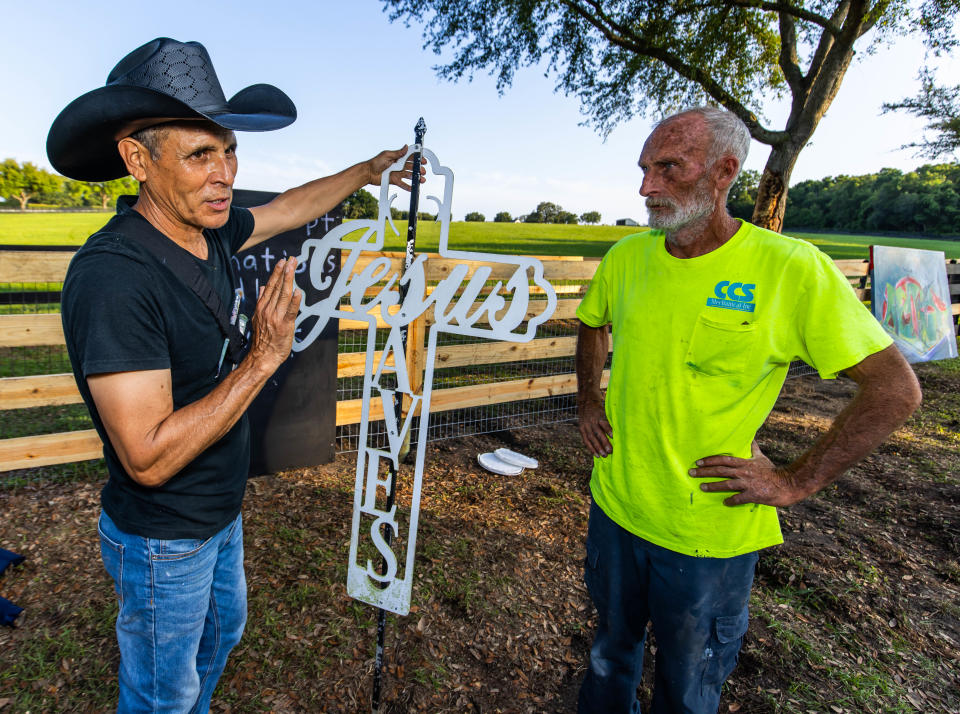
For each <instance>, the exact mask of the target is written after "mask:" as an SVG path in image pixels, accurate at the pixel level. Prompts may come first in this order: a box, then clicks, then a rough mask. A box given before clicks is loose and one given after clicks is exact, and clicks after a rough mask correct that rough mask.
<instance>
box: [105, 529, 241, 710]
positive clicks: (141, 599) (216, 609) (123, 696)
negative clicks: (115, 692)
mask: <svg viewBox="0 0 960 714" xmlns="http://www.w3.org/2000/svg"><path fill="white" fill-rule="evenodd" d="M98 530H99V531H100V554H101V556H102V557H103V564H104V565H105V566H106V568H107V572H108V573H110V577H112V578H113V582H114V587H115V588H116V591H117V596H118V598H119V600H120V612H119V614H118V615H117V642H118V643H119V645H120V674H119V679H120V702H119V704H118V706H117V711H118V712H124V713H126V712H190V713H191V714H193V713H194V712H206V711H207V710H208V709H209V708H210V697H211V696H212V695H213V690H214V688H215V687H216V686H217V680H218V679H219V678H220V675H221V674H222V673H223V668H224V666H225V665H226V663H227V655H228V654H229V653H230V650H231V649H233V647H234V645H236V644H237V643H238V642H239V641H240V635H241V634H243V626H244V624H245V623H246V620H247V584H246V580H245V578H244V573H243V522H242V520H241V517H240V516H237V517H236V519H235V520H234V521H233V522H232V523H231V524H230V525H228V526H227V527H226V528H224V529H223V530H222V531H220V532H219V533H217V534H216V535H215V536H213V537H212V538H207V539H206V540H193V539H188V540H160V539H157V538H143V537H141V536H135V535H130V534H129V533H125V532H123V531H121V530H120V529H119V528H117V526H116V525H115V524H114V522H113V521H112V520H110V517H109V516H108V515H107V514H106V513H105V512H101V514H100V523H99V525H98Z"/></svg>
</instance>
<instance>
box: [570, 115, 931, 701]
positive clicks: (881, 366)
mask: <svg viewBox="0 0 960 714" xmlns="http://www.w3.org/2000/svg"><path fill="white" fill-rule="evenodd" d="M749 143H750V135H749V133H748V131H747V128H746V126H744V124H743V123H742V122H741V121H740V120H739V119H738V118H737V117H736V116H734V115H733V114H731V113H730V112H727V111H724V110H721V109H716V108H712V107H699V108H695V109H691V110H688V111H684V112H681V113H679V114H676V115H674V116H671V117H668V118H666V119H664V120H663V121H662V122H660V124H658V125H657V126H656V127H655V128H654V130H653V132H652V134H651V135H650V137H649V138H648V139H647V141H646V143H645V144H644V146H643V151H642V153H641V155H640V161H639V166H640V168H641V169H642V171H643V183H642V186H641V188H640V194H641V195H642V196H645V197H646V199H647V201H646V204H647V209H648V212H649V217H650V226H651V227H652V228H653V229H654V230H652V231H648V232H646V233H640V234H636V235H632V236H628V237H626V238H624V239H623V240H621V241H619V242H618V243H617V244H616V245H614V246H613V247H612V248H611V249H610V250H609V252H608V253H607V255H606V257H604V259H603V262H602V263H601V264H600V267H599V268H598V270H597V272H596V275H595V276H594V279H593V281H592V282H591V284H590V287H589V289H588V291H587V294H586V296H585V297H584V299H583V302H582V304H581V305H580V307H579V309H578V310H577V317H578V318H579V319H580V328H579V335H578V340H577V378H578V401H579V415H580V433H581V436H582V437H583V440H584V443H585V444H586V446H587V447H588V449H589V450H590V452H591V453H592V454H593V456H594V467H593V475H592V477H591V480H590V490H591V495H592V498H593V502H592V505H591V509H590V521H589V528H588V534H587V543H586V550H587V555H586V560H585V574H584V578H585V581H586V583H587V587H588V589H589V592H590V596H591V599H592V600H593V603H594V605H595V607H596V609H597V615H598V619H597V629H596V633H595V636H594V642H593V647H592V649H591V652H590V665H589V670H588V672H587V675H586V678H585V680H584V682H583V685H582V687H581V690H580V699H579V711H580V712H583V713H586V712H596V713H598V714H600V713H602V714H618V713H621V712H622V713H624V714H625V713H627V712H639V711H640V707H639V703H638V700H637V686H638V685H639V683H640V679H641V667H642V661H643V648H644V640H645V635H646V630H647V624H648V622H650V623H652V628H653V632H654V633H655V636H656V645H657V649H656V658H655V677H654V689H653V703H652V708H651V712H653V713H654V714H668V713H670V714H679V713H680V712H685V713H691V714H693V713H696V714H705V713H707V712H711V713H712V712H716V711H717V708H718V705H719V701H720V689H721V686H722V684H723V682H724V681H725V680H726V678H727V677H728V676H729V675H730V673H731V672H732V671H733V668H734V666H735V664H736V661H737V655H738V652H739V650H740V644H741V641H742V638H743V636H744V634H745V633H746V631H747V617H748V613H747V604H748V602H749V598H750V589H751V586H752V583H753V573H754V568H755V565H756V563H757V559H758V554H757V551H759V550H760V549H761V548H766V547H769V546H772V545H776V544H778V543H781V542H783V538H782V536H781V533H780V526H779V523H778V520H777V512H776V507H778V506H789V505H792V504H794V503H797V502H798V501H801V500H803V499H804V498H807V497H809V496H811V495H813V494H814V493H816V492H817V491H819V490H820V489H822V488H824V487H825V486H826V485H828V484H830V483H831V482H833V481H834V480H835V479H836V478H838V477H839V476H840V475H841V474H842V473H843V472H844V471H845V470H846V469H847V468H849V467H850V466H851V465H853V464H854V463H856V462H857V461H858V460H860V459H861V458H863V457H864V456H865V455H866V454H867V453H869V452H870V451H871V450H872V449H873V448H875V447H876V446H877V445H878V444H880V442H882V441H883V440H884V439H885V438H886V437H887V436H888V435H889V434H890V433H891V432H892V431H893V430H894V429H896V428H897V427H898V426H899V425H900V424H902V423H903V422H904V421H905V420H906V419H907V417H908V416H909V415H910V414H911V413H912V412H913V411H914V410H915V409H916V408H917V406H918V405H919V403H920V399H921V394H920V387H919V385H918V383H917V379H916V377H915V375H914V373H913V371H912V369H911V368H910V366H909V365H908V364H907V363H906V361H905V360H904V359H903V357H901V355H900V353H899V352H898V351H897V350H896V348H895V347H893V346H892V344H891V339H890V338H889V337H888V336H887V335H886V333H885V332H884V331H883V329H881V327H880V325H879V324H878V323H877V321H876V320H874V318H873V317H872V316H871V315H870V313H869V311H868V310H867V309H866V308H865V307H864V306H863V304H862V303H861V302H860V301H859V300H858V299H857V297H856V294H855V293H854V292H853V290H852V288H851V286H850V284H849V283H848V282H847V281H846V280H845V279H844V277H843V276H842V275H841V274H840V272H839V271H838V270H837V268H836V266H835V265H834V264H833V261H832V260H831V259H830V258H829V257H827V256H826V255H824V254H823V253H821V252H820V251H819V250H817V249H816V248H814V247H813V246H812V245H810V244H809V243H807V242H805V241H801V240H797V239H793V238H787V237H785V236H781V235H778V234H776V233H773V232H770V231H766V230H763V229H760V228H757V227H756V226H753V225H751V224H749V223H747V222H743V221H739V220H737V219H734V218H733V217H731V216H730V215H729V213H728V212H727V210H726V198H727V193H728V192H729V190H730V186H731V184H733V182H734V180H735V179H736V177H737V175H738V173H739V171H740V168H741V166H742V165H743V161H744V159H745V158H746V155H747V149H748V147H749ZM607 325H610V326H611V328H612V333H613V361H612V366H611V374H610V383H609V387H608V389H607V391H606V395H605V397H604V395H603V393H602V391H601V377H602V372H603V366H604V364H605V362H606V359H607V354H608V344H609V343H608V335H607ZM796 359H802V360H804V361H805V362H807V363H808V364H810V365H813V366H814V367H816V368H817V370H818V371H819V373H820V375H821V376H822V377H823V378H827V379H829V378H833V377H835V376H836V375H837V374H838V373H840V372H844V373H846V375H847V376H849V377H850V378H852V379H853V380H854V381H856V382H857V384H858V390H857V393H856V396H855V397H854V398H853V400H852V401H851V403H850V404H849V405H848V406H847V407H846V408H845V409H844V410H843V412H842V413H841V414H840V415H839V416H838V417H837V418H836V420H835V421H834V422H833V424H832V426H831V427H830V429H829V430H827V432H826V433H825V434H824V435H823V436H822V437H821V438H820V439H818V440H817V441H816V443H814V444H813V445H812V446H811V447H810V448H809V449H808V450H807V451H806V453H804V454H803V455H802V456H800V457H799V458H798V459H796V460H795V461H794V462H793V463H790V464H784V465H779V466H778V465H774V464H773V463H771V461H770V460H769V459H767V458H766V457H765V456H764V455H763V453H762V452H761V451H760V448H759V447H758V446H757V443H756V441H755V440H754V437H755V434H756V432H757V429H758V428H759V427H760V426H761V425H762V424H763V422H764V420H765V419H766V417H767V415H768V414H769V413H770V410H771V409H772V408H773V405H774V403H775V401H776V399H777V396H778V394H779V392H780V388H781V387H782V385H783V382H784V379H785V377H786V374H787V369H788V367H789V365H790V363H791V362H792V361H794V360H796Z"/></svg>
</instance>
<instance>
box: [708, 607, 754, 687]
mask: <svg viewBox="0 0 960 714" xmlns="http://www.w3.org/2000/svg"><path fill="white" fill-rule="evenodd" d="M748 624H749V613H748V611H747V610H746V608H744V610H743V612H741V613H740V614H738V615H724V616H721V617H718V618H716V619H715V620H714V621H713V628H712V630H713V631H712V633H711V635H712V636H711V638H710V645H709V646H708V647H707V650H706V651H705V652H704V660H705V661H704V669H703V687H702V688H703V691H704V693H706V692H708V691H711V690H714V691H715V690H718V689H719V688H720V686H721V685H722V684H723V683H724V682H725V681H726V679H727V677H729V676H730V674H731V673H732V672H733V670H734V668H735V667H736V666H737V661H738V660H739V658H740V645H741V644H743V636H744V635H745V634H747V625H748Z"/></svg>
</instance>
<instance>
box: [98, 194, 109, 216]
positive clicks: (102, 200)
mask: <svg viewBox="0 0 960 714" xmlns="http://www.w3.org/2000/svg"><path fill="white" fill-rule="evenodd" d="M109 202H110V194H108V193H107V192H106V191H104V192H103V193H101V194H100V208H102V209H103V210H104V211H106V210H107V204H108V203H109Z"/></svg>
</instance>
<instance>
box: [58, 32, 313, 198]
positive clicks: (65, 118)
mask: <svg viewBox="0 0 960 714" xmlns="http://www.w3.org/2000/svg"><path fill="white" fill-rule="evenodd" d="M151 117H157V118H160V117H162V118H163V119H197V118H201V117H203V118H206V119H209V120H210V121H212V122H214V123H215V124H219V125H220V126H222V127H225V128H227V129H235V130H239V131H270V130H272V129H281V128H283V127H285V126H287V125H289V124H292V123H293V121H294V119H296V118H297V109H296V107H295V106H294V105H293V102H292V101H290V98H289V97H288V96H287V95H286V94H284V93H283V92H281V91H280V90H279V89H277V88H276V87H274V86H272V85H269V84H254V85H251V86H249V87H247V88H246V89H241V90H240V91H239V92H237V93H236V94H235V95H234V96H233V98H232V99H231V100H230V101H229V102H228V101H227V100H226V98H225V97H224V94H223V90H222V89H221V88H220V81H219V80H218V79H217V75H216V72H214V71H213V63H212V62H211V61H210V55H209V54H207V50H206V48H204V46H203V45H201V44H200V43H199V42H178V41H177V40H171V39H170V38H168V37H158V38H157V39H155V40H152V41H151V42H148V43H147V44H145V45H143V46H141V47H138V48H137V49H135V50H134V51H133V52H131V53H130V54H128V55H127V56H126V57H124V58H123V59H122V60H120V62H119V63H118V64H117V66H116V67H114V68H113V70H112V71H111V72H110V74H109V76H108V77H107V83H106V86H103V87H100V88H99V89H94V90H93V91H92V92H87V93H86V94H84V95H83V96H81V97H78V98H77V99H74V100H73V101H72V102H70V104H68V105H67V107H66V109H64V110H63V111H62V112H60V115H59V116H58V117H57V118H56V119H54V120H53V125H52V126H51V127H50V133H49V134H48V135H47V157H48V158H49V159H50V163H51V164H52V165H53V168H55V169H56V170H57V171H59V172H60V173H62V174H63V175H64V176H69V177H70V178H73V179H77V180H79V181H109V180H111V179H116V178H121V177H122V176H126V175H127V169H126V167H125V166H124V163H123V159H121V158H120V153H119V152H118V151H117V141H119V140H120V139H121V138H123V136H122V134H124V133H126V134H129V133H131V132H132V131H133V129H128V131H127V132H124V129H125V128H129V127H131V125H134V126H135V124H134V123H135V122H137V121H138V120H143V119H147V118H151ZM139 128H142V126H141V127H139Z"/></svg>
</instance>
